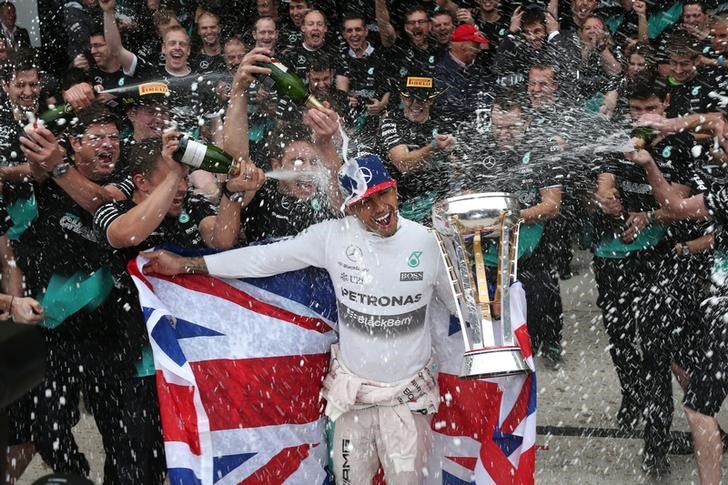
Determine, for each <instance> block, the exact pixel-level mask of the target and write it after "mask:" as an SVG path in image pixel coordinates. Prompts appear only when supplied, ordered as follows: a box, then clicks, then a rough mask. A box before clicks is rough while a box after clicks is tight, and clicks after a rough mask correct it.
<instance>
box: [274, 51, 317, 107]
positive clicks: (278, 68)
mask: <svg viewBox="0 0 728 485" xmlns="http://www.w3.org/2000/svg"><path fill="white" fill-rule="evenodd" d="M260 66H261V67H267V68H268V69H270V76H268V79H269V80H270V81H263V84H264V85H265V86H266V87H267V88H269V89H275V90H276V91H277V92H278V94H280V95H281V96H285V97H286V98H289V99H291V100H292V101H293V102H295V103H297V104H300V105H301V106H305V107H306V108H323V107H324V106H323V104H322V103H321V101H319V100H318V99H316V97H315V96H314V95H312V94H311V93H309V92H308V89H307V88H306V85H305V84H303V81H302V80H301V78H300V77H298V76H297V75H296V74H294V73H293V72H291V71H289V69H288V68H287V67H286V66H284V65H283V64H281V63H280V62H278V61H277V60H275V59H273V62H262V63H260Z"/></svg>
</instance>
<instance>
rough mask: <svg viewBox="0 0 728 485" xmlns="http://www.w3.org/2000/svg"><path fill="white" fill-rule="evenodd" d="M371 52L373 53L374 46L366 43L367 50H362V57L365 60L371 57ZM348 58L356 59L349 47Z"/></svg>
mask: <svg viewBox="0 0 728 485" xmlns="http://www.w3.org/2000/svg"><path fill="white" fill-rule="evenodd" d="M372 52H374V46H373V45H372V44H371V42H367V48H366V49H364V55H363V56H362V57H364V58H367V57H369V56H371V55H372ZM349 56H350V57H354V58H356V57H357V56H356V52H354V49H352V48H351V47H349Z"/></svg>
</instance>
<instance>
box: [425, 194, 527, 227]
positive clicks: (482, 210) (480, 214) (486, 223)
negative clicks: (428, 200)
mask: <svg viewBox="0 0 728 485" xmlns="http://www.w3.org/2000/svg"><path fill="white" fill-rule="evenodd" d="M519 210H520V204H519V201H518V196H516V195H515V194H511V193H507V192H481V193H475V194H466V195H458V196H456V197H450V198H447V199H444V200H441V201H439V202H437V203H436V204H435V205H434V207H433V208H432V221H433V226H434V227H435V229H436V230H437V231H439V232H442V233H445V234H449V233H451V232H452V231H453V230H454V229H455V228H453V227H452V224H453V223H454V222H455V221H457V224H458V226H460V227H462V228H465V229H473V230H475V229H479V230H480V231H482V232H485V233H488V232H494V233H497V231H496V228H497V227H499V226H500V224H501V217H502V215H503V213H504V212H510V213H511V214H514V215H517V214H518V212H519ZM489 229H491V231H489ZM458 232H459V231H458Z"/></svg>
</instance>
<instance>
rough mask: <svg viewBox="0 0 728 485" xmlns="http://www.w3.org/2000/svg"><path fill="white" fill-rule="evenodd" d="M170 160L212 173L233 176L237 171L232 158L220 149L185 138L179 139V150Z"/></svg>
mask: <svg viewBox="0 0 728 485" xmlns="http://www.w3.org/2000/svg"><path fill="white" fill-rule="evenodd" d="M172 158H174V159H175V160H177V161H178V162H179V163H183V164H185V165H188V166H190V167H192V168H195V169H201V170H206V171H208V172H213V173H227V174H233V173H235V170H236V169H237V164H236V163H234V161H233V157H231V156H230V155H228V154H227V153H225V152H224V151H223V149H222V148H220V147H218V146H215V145H212V144H209V145H208V144H205V143H200V142H199V141H195V140H192V139H191V138H189V137H186V136H183V137H182V138H180V140H179V148H177V151H175V152H174V154H173V155H172Z"/></svg>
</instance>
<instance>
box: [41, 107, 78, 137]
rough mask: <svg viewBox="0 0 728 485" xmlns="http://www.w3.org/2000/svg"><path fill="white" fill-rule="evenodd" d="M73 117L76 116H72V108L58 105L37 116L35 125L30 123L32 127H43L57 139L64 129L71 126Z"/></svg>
mask: <svg viewBox="0 0 728 485" xmlns="http://www.w3.org/2000/svg"><path fill="white" fill-rule="evenodd" d="M75 116H76V115H75V114H74V112H73V108H71V105H70V104H59V105H57V106H55V107H53V108H51V109H49V110H48V111H46V112H45V113H43V114H41V115H40V116H38V118H37V120H36V121H35V123H32V125H35V126H39V125H43V126H45V127H46V128H48V129H49V130H50V131H51V133H53V135H55V136H56V137H58V136H59V135H60V134H61V133H63V131H64V130H65V129H66V128H68V127H69V126H71V123H72V121H73V118H74V117H75Z"/></svg>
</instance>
